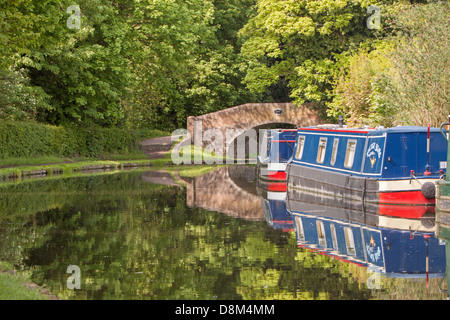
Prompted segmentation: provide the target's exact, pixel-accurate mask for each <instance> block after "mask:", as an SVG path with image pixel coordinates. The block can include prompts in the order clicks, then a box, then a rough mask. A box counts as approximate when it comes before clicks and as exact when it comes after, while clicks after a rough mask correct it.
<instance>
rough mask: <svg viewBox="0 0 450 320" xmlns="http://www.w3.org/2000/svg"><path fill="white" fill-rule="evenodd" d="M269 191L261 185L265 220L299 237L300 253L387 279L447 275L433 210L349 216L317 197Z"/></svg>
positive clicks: (380, 211) (404, 208)
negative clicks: (316, 256) (364, 269)
mask: <svg viewBox="0 0 450 320" xmlns="http://www.w3.org/2000/svg"><path fill="white" fill-rule="evenodd" d="M270 189H271V186H270V184H265V185H261V184H259V194H260V195H261V196H262V197H263V202H264V205H263V208H264V214H265V217H266V220H267V221H268V222H269V224H271V225H272V226H273V227H274V228H282V229H284V230H286V231H289V230H293V231H295V235H296V238H297V245H298V247H299V248H302V249H306V250H310V251H313V252H315V253H317V254H321V255H327V256H330V257H333V258H334V259H337V260H341V261H344V262H347V263H352V264H356V265H358V266H361V267H368V268H370V270H372V272H379V273H382V274H383V275H385V276H388V277H400V278H408V277H410V278H426V279H428V278H429V277H443V276H444V274H445V270H446V261H445V256H446V255H445V243H444V242H443V241H440V240H439V238H437V237H436V236H435V231H436V226H435V213H434V207H429V206H417V207H409V206H395V205H390V206H389V207H385V206H379V208H378V210H373V208H374V206H371V210H372V211H371V212H370V211H368V210H367V209H365V208H364V207H362V208H361V210H350V209H347V208H345V207H337V206H335V203H334V202H333V199H327V198H326V197H323V196H320V195H318V194H313V193H307V192H302V191H299V190H295V189H289V188H287V191H286V192H277V191H271V190H270ZM427 283H428V282H427Z"/></svg>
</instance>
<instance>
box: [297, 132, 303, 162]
mask: <svg viewBox="0 0 450 320" xmlns="http://www.w3.org/2000/svg"><path fill="white" fill-rule="evenodd" d="M304 147H305V136H299V137H298V140H297V153H296V154H295V157H296V158H297V159H299V160H300V159H301V158H302V156H303V149H304Z"/></svg>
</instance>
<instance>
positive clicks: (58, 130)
mask: <svg viewBox="0 0 450 320" xmlns="http://www.w3.org/2000/svg"><path fill="white" fill-rule="evenodd" d="M138 149H139V135H138V134H137V133H136V132H134V131H130V130H124V129H117V128H111V129H105V128H98V127H92V128H76V127H56V126H50V125H41V124H35V123H24V122H0V159H6V158H24V157H28V158H32V157H42V156H58V157H73V156H81V157H97V156H99V155H101V154H105V153H106V154H108V153H129V152H135V151H137V150H138Z"/></svg>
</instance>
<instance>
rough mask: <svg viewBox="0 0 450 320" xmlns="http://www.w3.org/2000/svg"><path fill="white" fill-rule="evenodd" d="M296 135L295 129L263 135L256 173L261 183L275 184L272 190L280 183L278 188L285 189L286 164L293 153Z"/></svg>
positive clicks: (279, 130)
mask: <svg viewBox="0 0 450 320" xmlns="http://www.w3.org/2000/svg"><path fill="white" fill-rule="evenodd" d="M296 134H297V130H296V129H270V130H266V131H265V133H264V134H263V137H262V139H261V143H260V152H259V155H258V158H257V164H256V171H257V176H258V177H259V178H260V179H261V180H262V182H267V181H272V182H273V183H275V184H273V183H272V188H276V187H277V185H276V183H277V182H280V185H279V186H278V187H279V188H281V189H284V191H285V189H286V184H285V182H286V164H287V162H288V161H289V159H291V158H292V155H293V153H294V148H295V142H296V139H295V137H296Z"/></svg>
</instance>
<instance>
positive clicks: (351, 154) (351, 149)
mask: <svg viewBox="0 0 450 320" xmlns="http://www.w3.org/2000/svg"><path fill="white" fill-rule="evenodd" d="M355 150H356V140H348V142H347V151H346V152H345V162H344V166H345V167H346V168H351V167H353V160H355Z"/></svg>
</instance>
